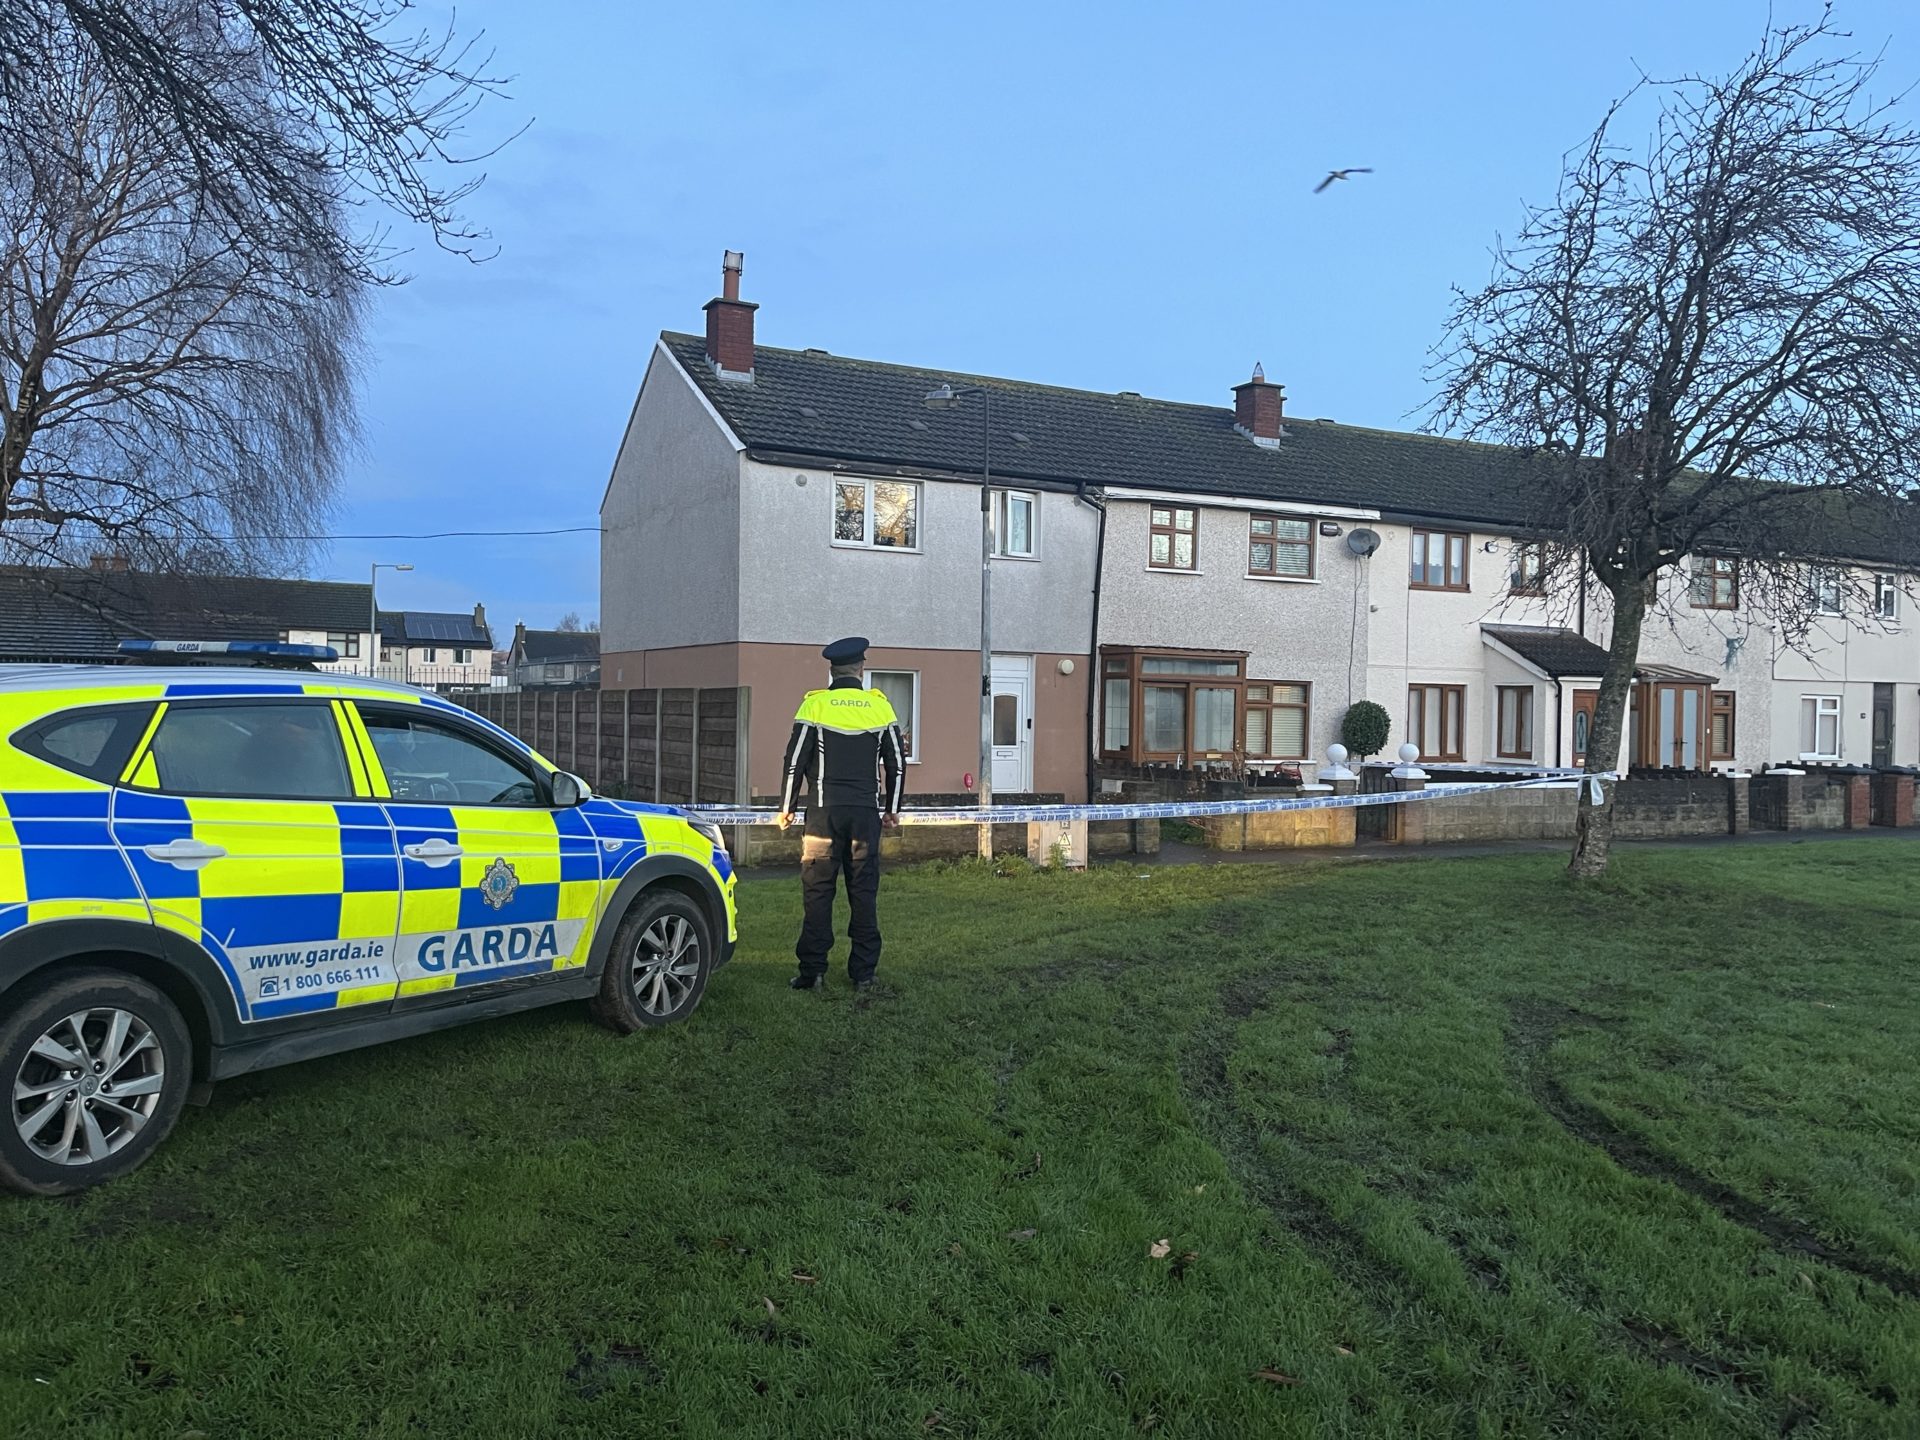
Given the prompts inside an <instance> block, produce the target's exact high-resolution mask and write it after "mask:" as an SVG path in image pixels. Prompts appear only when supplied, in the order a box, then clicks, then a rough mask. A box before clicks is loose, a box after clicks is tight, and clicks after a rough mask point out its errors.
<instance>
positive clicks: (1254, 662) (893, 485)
mask: <svg viewBox="0 0 1920 1440" xmlns="http://www.w3.org/2000/svg"><path fill="white" fill-rule="evenodd" d="M738 273H739V272H738V270H737V268H729V269H728V270H727V271H726V272H725V280H726V284H725V287H724V293H723V294H722V296H720V297H719V298H717V299H715V300H713V301H711V302H709V304H708V305H707V307H706V315H707V326H706V333H705V334H704V335H694V334H681V333H675V332H667V333H664V334H662V335H661V337H660V339H659V341H658V343H657V344H656V346H655V347H654V350H653V353H652V356H651V357H650V360H649V363H648V366H647V370H646V375H645V378H644V380H643V382H642V384H641V387H640V392H639V396H638V398H637V400H636V402H635V404H634V407H633V411H632V414H631V417H630V419H629V421H628V425H627V430H626V434H625V436H624V438H623V440H622V443H621V446H620V450H619V453H618V457H617V459H616V461H615V463H614V467H613V472H612V475H611V477H610V479H609V482H608V485H607V490H606V495H605V499H604V501H603V504H602V526H603V531H604V534H603V539H602V564H601V590H602V636H601V652H602V662H603V663H602V684H603V685H605V686H607V687H610V688H625V687H650V686H747V687H750V688H751V690H752V692H753V701H752V723H751V730H750V741H749V752H750V753H749V777H750V784H751V788H752V789H753V791H754V792H755V793H757V794H767V793H770V792H771V791H772V790H773V789H774V788H775V784H776V782H777V779H778V769H779V764H780V754H781V746H782V743H783V741H784V739H785V736H786V732H787V727H788V722H789V720H790V718H791V713H792V707H793V705H794V704H795V703H796V702H797V701H798V699H799V697H800V695H801V693H802V692H803V691H804V690H806V689H807V688H810V687H812V686H814V685H817V684H818V683H820V680H821V674H822V665H821V661H820V659H819V649H820V646H821V645H822V644H823V643H825V642H826V641H827V640H830V639H833V638H835V637H837V636H840V635H844V634H864V635H867V636H868V637H869V638H870V640H871V641H872V645H873V648H872V650H871V651H870V654H869V664H870V667H871V668H870V677H869V678H870V683H872V684H873V685H874V686H876V687H878V688H880V689H883V690H885V691H886V692H887V693H888V694H889V696H890V697H891V698H892V699H893V701H894V706H895V709H896V710H897V711H898V712H899V713H900V714H901V716H902V717H903V719H904V721H905V724H906V729H907V732H908V735H909V747H910V751H911V754H910V769H909V789H910V791H913V792H917V793H922V794H925V793H951V792H954V791H957V790H959V789H961V788H962V786H963V783H964V780H965V779H966V777H968V776H970V775H971V773H972V772H973V771H975V770H976V769H977V768H978V764H979V761H978V756H979V708H978V697H979V694H980V658H979V645H980V617H979V593H980V565H981V533H982V527H981V504H980V497H981V474H982V465H983V461H985V460H986V459H987V458H988V455H989V450H990V458H991V474H992V484H991V504H992V506H993V519H994V531H995V536H996V544H995V550H994V556H993V559H992V561H991V564H990V576H991V580H990V583H991V586H992V606H993V611H992V618H993V625H992V633H993V650H992V659H991V670H992V693H993V724H994V741H995V745H994V754H993V762H992V763H993V781H994V788H995V790H996V792H997V793H1000V794H1007V793H1014V792H1058V793H1064V794H1067V795H1069V796H1079V795H1084V794H1085V793H1086V792H1087V790H1088V788H1089V786H1090V785H1093V784H1096V783H1097V774H1096V772H1097V770H1098V769H1099V768H1101V767H1103V766H1104V767H1119V766H1128V765H1150V764H1168V765H1187V766H1196V765H1197V766H1208V765H1216V764H1220V765H1244V766H1248V767H1251V768H1255V769H1258V768H1262V767H1269V766H1274V765H1278V764H1282V763H1286V762H1298V763H1302V764H1303V765H1304V766H1305V767H1306V769H1307V770H1308V772H1309V773H1311V771H1312V768H1313V766H1314V764H1315V763H1316V761H1317V760H1318V759H1319V758H1320V757H1323V756H1324V755H1325V752H1326V747H1327V746H1328V745H1329V744H1331V743H1332V742H1333V741H1334V740H1335V739H1337V738H1338V734H1339V727H1340V721H1341V718H1342V716H1343V715H1344V714H1345V712H1346V710H1347V708H1348V706H1349V705H1350V704H1352V703H1353V702H1354V701H1355V700H1359V699H1363V698H1365V699H1372V700H1375V701H1378V702H1379V703H1380V704H1382V705H1384V706H1385V707H1386V709H1387V711H1388V713H1389V715H1390V716H1392V717H1393V719H1394V724H1395V733H1394V736H1393V740H1392V744H1393V745H1395V746H1397V745H1399V744H1400V743H1401V742H1402V741H1405V740H1411V741H1412V742H1413V743H1414V744H1416V745H1418V746H1419V748H1420V750H1421V753H1422V756H1423V757H1424V758H1425V759H1427V760H1430V761H1433V762H1435V763H1455V762H1457V763H1466V764H1500V765H1514V766H1551V765H1570V764H1576V763H1579V762H1580V761H1582V760H1583V759H1584V756H1585V749H1586V744H1587V737H1588V732H1589V728H1590V725H1591V717H1592V710H1593V703H1594V700H1595V698H1596V695H1597V690H1598V685H1599V676H1600V669H1601V666H1602V664H1603V663H1604V649H1603V646H1604V644H1605V641H1606V638H1607V634H1608V619H1607V612H1606V606H1605V604H1604V600H1605V596H1604V593H1602V592H1598V591H1595V592H1594V593H1590V594H1589V593H1576V594H1572V595H1568V594H1557V595H1555V596H1552V597H1548V596H1546V595H1544V594H1542V593H1539V586H1538V583H1537V580H1538V570H1537V566H1536V565H1535V564H1534V562H1533V560H1532V557H1531V552H1530V551H1529V548H1528V545H1527V542H1526V539H1525V533H1524V530H1525V527H1524V524H1523V517H1525V516H1526V515H1527V513H1528V501H1529V492H1528V484H1529V480H1528V475H1527V470H1526V462H1525V460H1524V458H1523V457H1521V456H1520V455H1518V454H1516V453H1515V452H1512V451H1507V450H1502V449H1498V448H1495V447H1489V446H1483V445H1477V444H1470V443H1465V442H1461V441H1455V440H1448V439H1442V438H1438V437H1433V436H1425V435H1415V434H1405V433H1398V432H1392V431H1386V430H1377V429H1371V428H1366V427H1360V426H1352V425H1341V424H1336V423H1333V422H1331V421H1326V420H1313V419H1300V418H1297V417H1292V416H1288V415H1287V414H1286V413H1285V403H1284V402H1285V395H1284V392H1283V390H1282V388H1281V387H1280V386H1279V385H1278V384H1275V383H1273V382H1271V381H1269V380H1267V379H1266V378H1265V377H1264V376H1263V375H1262V374H1261V373H1260V372H1259V370H1258V368H1257V367H1256V369H1255V371H1254V373H1253V375H1252V377H1251V378H1249V379H1248V380H1245V381H1243V382H1241V383H1240V384H1238V385H1237V386H1233V387H1231V388H1232V395H1233V404H1232V405H1231V406H1208V405H1191V404H1182V403H1175V402H1169V401H1162V400H1153V399H1148V398H1145V397H1143V396H1140V395H1136V394H1132V393H1125V392H1123V393H1120V394H1104V393H1098V392H1092V391H1084V390H1071V389H1065V388H1061V387H1056V386H1049V385H1038V384H1030V383H1023V382H1019V381H1012V380H1005V379H999V378H993V377H983V376H973V375H961V374H955V373H952V372H945V371H937V370H929V369H925V368H921V367H914V366H902V365H889V364H880V363H875V362H872V361H866V360H854V359H848V358H845V357H841V356H835V355H830V354H828V353H826V352H825V351H821V350H790V349H775V348H771V347H767V346H762V345H758V344H757V343H756V341H755V338H754V319H755V313H754V312H755V308H756V307H754V306H753V305H752V304H750V303H748V302H746V301H743V300H741V299H740V298H739V297H738V288H737V282H738ZM942 385H946V386H951V387H953V389H954V390H955V392H957V394H958V396H959V400H958V404H956V405H952V406H949V407H946V408H940V409H935V408H930V407H929V406H928V405H927V403H926V399H927V396H928V395H929V394H930V393H932V392H933V391H934V390H935V389H936V388H937V387H939V386H942ZM981 390H984V391H986V392H988V394H987V396H985V397H983V396H982V395H980V394H979V393H976V392H978V391H981ZM983 398H986V399H989V400H990V402H991V403H990V410H991V425H992V429H991V435H990V436H988V435H987V434H986V433H985V430H984V428H983V422H984V420H985V410H986V409H987V408H988V407H985V406H983V405H982V403H981V401H982V399H983ZM989 441H990V446H989V443H988V442H989ZM1874 550H1875V547H1874V546H1873V545H1872V544H1871V543H1869V544H1867V545H1865V546H1864V547H1862V553H1861V554H1859V555H1858V556H1857V557H1855V561H1854V562H1851V563H1855V564H1857V566H1858V567H1859V568H1860V569H1861V572H1862V576H1863V582H1862V583H1864V584H1865V585H1867V586H1869V587H1874V588H1875V589H1876V593H1877V594H1878V595H1879V596H1880V597H1881V598H1880V601H1879V614H1878V615H1877V616H1875V617H1872V618H1871V619H1866V620H1861V619H1858V618H1853V619H1849V618H1843V617H1841V616H1839V615H1835V616H1833V617H1832V618H1831V619H1829V620H1826V621H1823V622H1822V625H1821V627H1820V630H1819V631H1818V632H1817V634H1816V643H1815V646H1814V647H1813V653H1812V655H1811V656H1810V657H1809V656H1801V655H1797V654H1794V653H1793V652H1791V651H1789V650H1788V649H1787V648H1786V647H1785V646H1784V645H1783V644H1782V643H1781V641H1780V637H1779V636H1778V634H1777V633H1776V631H1775V630H1774V629H1773V628H1771V627H1770V626H1769V625H1768V624H1767V623H1766V622H1765V621H1764V619H1762V618H1761V617H1759V616H1758V615H1757V614H1756V613H1755V612H1754V610H1753V608H1752V607H1751V606H1749V605H1747V604H1746V603H1745V600H1744V597H1742V595H1741V593H1740V577H1739V566H1738V565H1737V563H1736V562H1733V561H1731V560H1727V559H1718V558H1713V557H1706V558H1700V557H1695V558H1693V559H1691V560H1690V561H1689V562H1688V563H1687V565H1686V567H1685V568H1684V570H1683V572H1682V573H1681V574H1679V575H1677V576H1675V577H1673V580H1672V585H1673V587H1674V589H1673V592H1672V594H1671V596H1670V600H1671V602H1672V603H1671V604H1670V605H1669V606H1668V607H1667V608H1668V610H1669V612H1670V617H1671V618H1670V619H1663V620H1661V621H1659V622H1657V623H1650V624H1649V626H1648V629H1647V633H1646V636H1645V638H1644V640H1643V643H1642V657H1641V665H1640V669H1639V674H1638V677H1637V682H1636V686H1635V692H1634V703H1633V715H1632V720H1631V725H1630V733H1629V737H1628V740H1627V745H1626V751H1627V753H1626V754H1625V755H1623V756H1622V759H1623V760H1625V761H1627V762H1628V763H1631V764H1634V765H1650V766H1651V765H1674V766H1681V767H1686V768H1701V769H1704V768H1708V767H1710V766H1716V765H1720V766H1726V765H1739V766H1746V767H1755V766H1761V765H1765V764H1768V763H1774V762H1780V761H1792V760H1797V759H1801V758H1806V759H1809V760H1813V759H1822V760H1847V761H1857V762H1860V763H1866V762H1869V761H1873V762H1876V763H1903V764H1914V763H1916V762H1920V634H1916V631H1915V628H1914V627H1913V625H1912V624H1911V618H1912V617H1911V614H1910V611H1911V607H1912V603H1913V601H1912V599H1911V597H1910V595H1909V594H1908V581H1907V580H1906V579H1905V578H1904V577H1902V576H1900V575H1897V574H1894V573H1891V572H1889V573H1887V574H1886V575H1884V576H1876V575H1873V574H1872V573H1871V568H1872V564H1873V562H1874V561H1875V560H1876V559H1880V558H1883V557H1880V556H1878V555H1876V554H1875V553H1872V552H1873V551H1874ZM1810 583H1811V584H1814V585H1816V586H1818V585H1819V584H1822V583H1825V582H1823V581H1822V580H1821V579H1820V578H1819V577H1818V576H1813V577H1811V578H1810ZM1835 608H1836V609H1837V608H1839V607H1837V606H1836V607H1835Z"/></svg>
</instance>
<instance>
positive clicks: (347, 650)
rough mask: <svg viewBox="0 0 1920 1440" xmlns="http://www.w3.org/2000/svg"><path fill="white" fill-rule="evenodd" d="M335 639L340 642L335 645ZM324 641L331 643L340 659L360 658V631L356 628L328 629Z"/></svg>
mask: <svg viewBox="0 0 1920 1440" xmlns="http://www.w3.org/2000/svg"><path fill="white" fill-rule="evenodd" d="M336 639H337V640H338V641H339V642H340V643H339V644H337V645H335V644H334V641H335V640H336ZM326 643H327V644H329V645H333V648H334V649H335V650H337V651H338V652H339V654H340V658H341V659H342V660H358V659H359V658H360V632H359V631H358V630H329V631H328V632H327V642H326Z"/></svg>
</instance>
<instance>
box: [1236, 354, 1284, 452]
mask: <svg viewBox="0 0 1920 1440" xmlns="http://www.w3.org/2000/svg"><path fill="white" fill-rule="evenodd" d="M1286 403H1287V390H1286V387H1285V386H1284V385H1275V384H1273V383H1271V382H1270V381H1269V380H1268V379H1267V376H1266V372H1265V371H1264V370H1262V369H1261V368H1260V367H1259V366H1258V365H1255V366H1254V367H1253V378H1252V379H1251V380H1249V381H1247V382H1246V383H1245V384H1243V385H1236V386H1234V387H1233V428H1234V429H1236V430H1238V431H1239V432H1240V433H1241V434H1242V435H1244V436H1246V437H1247V438H1248V439H1249V440H1251V441H1253V443H1254V444H1256V445H1268V446H1274V445H1278V444H1279V443H1280V434H1281V430H1280V420H1281V411H1282V410H1283V409H1284V408H1285V407H1286Z"/></svg>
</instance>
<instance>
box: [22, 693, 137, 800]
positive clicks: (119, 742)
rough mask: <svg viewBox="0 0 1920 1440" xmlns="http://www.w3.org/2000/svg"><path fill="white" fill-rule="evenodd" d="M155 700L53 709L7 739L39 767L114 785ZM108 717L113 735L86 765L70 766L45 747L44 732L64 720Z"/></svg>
mask: <svg viewBox="0 0 1920 1440" xmlns="http://www.w3.org/2000/svg"><path fill="white" fill-rule="evenodd" d="M157 704H159V702H158V701H156V700H137V701H131V702H129V701H119V702H108V703H106V704H102V705H70V706H68V707H67V708H65V709H63V710H55V711H54V712H53V713H52V714H50V715H43V716H41V717H40V718H39V719H38V720H33V721H29V722H28V723H27V724H25V725H22V726H21V727H20V728H19V729H18V730H16V731H14V732H13V734H12V735H11V736H10V737H8V738H9V740H10V741H11V743H12V745H13V748H14V749H16V750H18V751H19V752H20V753H21V754H22V755H28V756H31V757H32V758H33V759H35V760H38V761H39V762H40V763H41V764H43V765H51V766H53V767H54V768H55V769H57V770H64V771H66V772H67V773H68V774H69V775H80V776H83V777H85V778H86V779H88V780H93V781H97V782H98V783H100V784H102V785H118V784H119V783H120V778H121V776H123V775H125V774H126V772H127V766H128V765H129V764H131V763H132V761H133V758H134V756H135V755H136V754H138V753H139V751H140V748H141V745H140V742H141V741H142V740H144V739H145V738H146V735H147V731H148V729H149V728H150V727H151V726H152V724H153V711H154V707H155V706H156V705H157ZM101 718H111V719H112V720H113V721H114V722H115V729H114V733H113V734H112V735H110V736H108V737H107V740H106V743H105V744H103V745H102V746H101V747H100V753H99V755H98V756H96V757H95V758H94V762H93V764H92V765H89V766H82V765H78V764H76V763H74V762H73V761H72V760H70V759H68V758H67V757H66V756H64V755H55V754H53V753H52V752H51V751H49V750H48V749H47V748H46V744H45V739H46V735H47V732H49V731H51V730H55V729H58V728H60V727H61V726H63V725H65V724H66V723H67V722H68V721H70V720H71V721H79V720H96V719H101Z"/></svg>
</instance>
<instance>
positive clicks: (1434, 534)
mask: <svg viewBox="0 0 1920 1440" xmlns="http://www.w3.org/2000/svg"><path fill="white" fill-rule="evenodd" d="M1435 539H1439V540H1440V541H1441V542H1442V549H1441V556H1442V559H1441V562H1440V578H1441V583H1440V584H1438V585H1436V584H1434V583H1432V582H1431V581H1429V580H1428V579H1426V578H1425V577H1426V574H1427V572H1428V571H1430V570H1431V569H1432V568H1433V566H1432V561H1431V559H1430V558H1429V559H1426V560H1422V562H1421V565H1420V574H1421V578H1420V579H1418V580H1416V579H1414V578H1413V547H1414V542H1415V541H1419V542H1420V543H1421V553H1422V554H1423V555H1425V556H1428V557H1431V556H1432V554H1433V542H1434V540H1435ZM1455 540H1458V541H1459V542H1460V580H1459V583H1458V584H1455V583H1454V582H1453V581H1451V580H1448V579H1447V572H1448V570H1449V568H1450V566H1449V564H1448V558H1447V557H1448V556H1449V555H1450V549H1451V545H1452V542H1453V541H1455ZM1407 588H1408V589H1409V590H1442V591H1452V592H1453V593H1454V594H1457V595H1462V594H1467V593H1469V592H1471V591H1472V589H1473V532H1472V531H1469V530H1429V529H1427V528H1426V527H1425V526H1420V525H1416V526H1414V527H1413V529H1412V532H1411V535H1410V537H1409V539H1408V541H1407Z"/></svg>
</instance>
